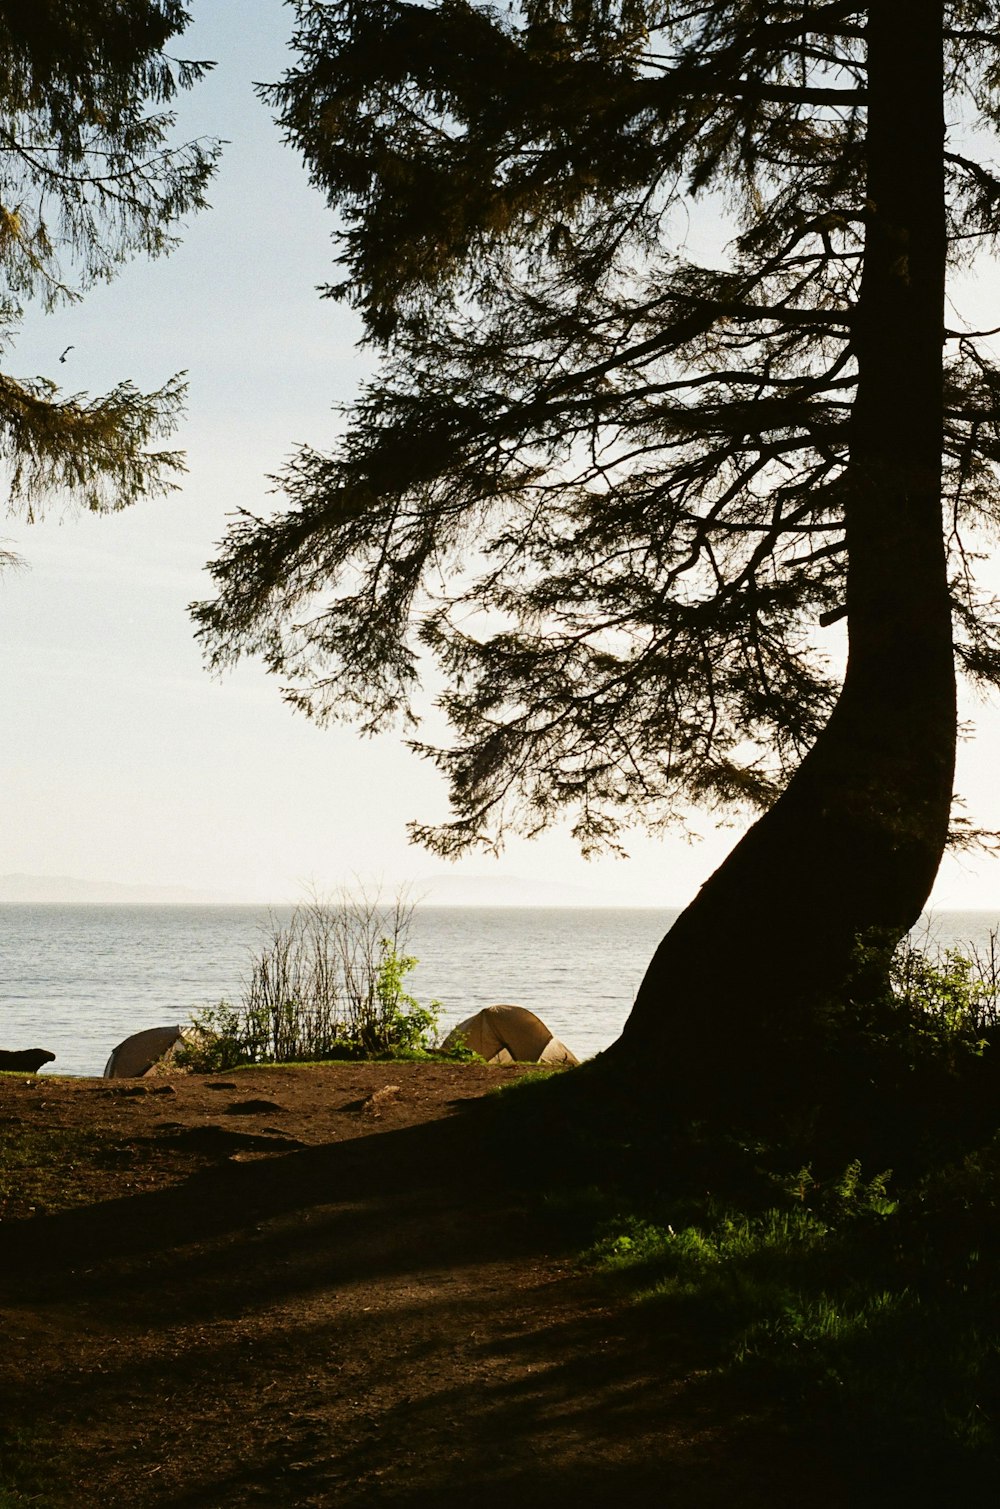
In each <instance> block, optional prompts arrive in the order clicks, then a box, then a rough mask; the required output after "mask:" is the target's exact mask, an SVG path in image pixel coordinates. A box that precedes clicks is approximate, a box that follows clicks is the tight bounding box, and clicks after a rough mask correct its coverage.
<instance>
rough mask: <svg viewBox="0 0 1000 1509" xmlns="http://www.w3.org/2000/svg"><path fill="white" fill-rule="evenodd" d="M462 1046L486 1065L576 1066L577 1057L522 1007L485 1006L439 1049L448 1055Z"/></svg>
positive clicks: (458, 1028)
mask: <svg viewBox="0 0 1000 1509" xmlns="http://www.w3.org/2000/svg"><path fill="white" fill-rule="evenodd" d="M463 1043H464V1044H465V1046H466V1047H467V1048H471V1049H472V1052H473V1053H478V1054H479V1057H480V1058H484V1059H485V1060H486V1062H487V1063H488V1064H514V1063H518V1064H552V1065H559V1064H562V1065H571V1064H577V1063H579V1059H578V1058H577V1057H576V1055H575V1054H574V1053H571V1052H570V1050H569V1049H568V1048H567V1047H566V1045H565V1044H564V1043H561V1042H559V1040H558V1038H554V1037H553V1036H552V1033H551V1032H550V1031H549V1029H548V1028H547V1027H546V1025H545V1023H544V1022H543V1021H541V1020H540V1019H539V1018H538V1017H537V1016H536V1015H535V1013H534V1012H533V1011H528V1010H527V1009H526V1007H524V1006H484V1007H483V1009H482V1011H477V1012H476V1014H475V1016H470V1017H468V1018H467V1019H466V1020H465V1021H464V1022H459V1024H458V1026H457V1027H453V1028H452V1030H451V1031H450V1032H449V1034H448V1036H447V1037H446V1038H445V1040H444V1043H443V1044H442V1047H443V1048H444V1050H445V1052H447V1051H448V1050H449V1049H451V1048H457V1047H459V1046H460V1045H461V1044H463Z"/></svg>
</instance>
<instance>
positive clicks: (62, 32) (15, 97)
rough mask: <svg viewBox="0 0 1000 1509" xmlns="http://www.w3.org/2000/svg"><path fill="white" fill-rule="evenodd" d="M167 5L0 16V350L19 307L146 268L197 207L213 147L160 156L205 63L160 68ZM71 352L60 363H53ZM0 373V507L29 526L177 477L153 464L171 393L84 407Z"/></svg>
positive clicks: (103, 1)
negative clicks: (127, 265)
mask: <svg viewBox="0 0 1000 1509" xmlns="http://www.w3.org/2000/svg"><path fill="white" fill-rule="evenodd" d="M188 20H189V17H188V14H187V12H186V11H185V10H184V9H183V7H182V6H181V5H179V4H177V3H175V0H135V3H132V4H129V5H121V4H119V3H117V0H5V3H0V283H2V292H0V343H2V345H3V347H4V348H5V349H8V348H9V347H10V346H11V345H13V343H14V341H15V339H16V334H17V327H18V325H19V323H20V320H21V317H22V315H23V313H24V308H25V305H26V304H27V303H28V302H29V301H35V302H37V303H39V304H40V305H41V306H42V307H43V308H44V309H46V310H50V309H53V308H55V307H56V306H58V305H59V304H61V303H67V302H69V303H72V302H74V301H76V300H77V299H79V298H80V297H82V294H83V292H84V291H85V290H86V289H87V288H89V287H92V286H93V285H94V284H95V283H100V282H106V281H108V280H109V279H110V278H112V277H113V276H114V274H115V271H116V269H117V268H118V267H119V266H120V265H121V264H122V263H123V262H124V261H126V260H128V259H129V258H131V257H132V256H135V255H139V254H145V255H147V256H158V255H160V254H161V253H163V252H165V251H168V250H169V249H170V247H171V246H172V245H173V244H174V237H173V227H174V226H175V225H176V222H177V221H178V220H179V219H180V218H181V217H183V216H184V215H186V214H188V213H190V212H191V211H193V210H196V209H199V208H201V207H202V206H203V204H204V202H205V200H204V190H205V186H206V183H207V181H208V179H209V177H210V175H211V173H212V171H213V167H214V162H215V158H216V156H217V153H218V146H217V144H216V143H214V142H189V143H187V144H182V145H178V146H174V145H173V144H172V143H171V134H172V128H173V125H174V116H173V114H172V113H171V112H170V110H169V109H168V108H166V106H167V105H168V104H169V102H170V101H171V99H173V97H174V96H175V95H176V93H177V91H178V90H179V89H184V88H187V87H189V86H190V85H191V84H193V83H194V82H195V81H196V80H197V79H198V78H199V77H201V75H202V74H203V73H204V72H205V71H206V69H207V68H208V67H210V65H209V64H207V63H199V62H183V61H176V60H174V59H172V58H169V57H168V56H167V55H166V53H164V51H163V48H164V47H165V46H166V45H167V44H168V43H169V41H170V40H171V38H172V37H174V36H176V35H177V34H178V33H179V32H181V31H183V30H184V28H185V26H186V25H187V23H188ZM72 349H73V347H72V346H70V347H67V349H66V350H65V351H64V352H63V354H62V358H61V359H62V360H65V358H66V356H67V353H68V352H69V351H71V350H72ZM3 367H4V369H3V370H0V458H2V460H3V462H4V464H5V466H6V471H7V489H8V491H7V507H8V510H9V511H12V512H14V511H16V512H20V513H22V514H24V515H25V516H26V517H27V518H29V519H32V518H34V517H36V516H37V514H38V512H39V510H40V508H41V507H42V506H43V505H44V503H45V502H46V500H48V499H51V498H52V497H53V496H58V497H61V498H63V499H66V500H68V501H71V502H74V503H76V504H77V505H79V506H81V507H83V508H89V509H93V510H105V509H115V508H121V507H124V506H125V505H126V504H129V503H131V502H133V501H134V500H135V499H136V498H137V497H138V496H140V495H141V494H144V493H149V492H156V491H162V490H164V489H166V488H168V487H169V486H170V485H171V482H170V478H171V476H172V474H174V473H175V472H176V471H177V470H179V469H180V468H181V458H180V456H179V455H178V454H177V453H176V452H172V451H168V450H156V449H152V448H151V446H152V444H153V442H154V441H155V440H156V438H157V437H158V436H160V435H162V434H165V433H169V431H170V430H171V429H172V428H173V425H174V422H175V420H176V416H177V412H178V409H179V406H180V403H181V400H182V397H183V392H184V384H183V382H182V381H181V379H180V378H179V377H173V378H171V379H170V380H169V381H168V382H166V383H165V384H164V386H163V387H161V388H160V389H158V390H157V391H155V392H152V393H142V392H140V391H138V389H137V388H136V387H135V386H134V385H133V384H132V383H131V382H127V381H125V382H122V383H119V384H118V385H117V386H116V387H115V388H114V389H113V390H112V391H111V392H109V393H106V394H103V395H99V396H97V397H92V396H89V395H86V394H73V395H65V394H63V393H62V392H60V390H59V388H58V386H57V384H56V383H55V382H54V381H52V380H51V379H47V378H43V377H36V378H29V379H25V378H16V377H14V376H12V375H11V374H10V373H9V372H8V371H7V370H5V369H6V362H4V364H3Z"/></svg>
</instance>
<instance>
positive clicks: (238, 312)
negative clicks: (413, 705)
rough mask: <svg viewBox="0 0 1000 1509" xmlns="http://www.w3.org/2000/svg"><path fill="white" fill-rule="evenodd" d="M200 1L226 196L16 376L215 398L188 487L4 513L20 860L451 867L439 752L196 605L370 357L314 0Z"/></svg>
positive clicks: (987, 291) (203, 94) (989, 764)
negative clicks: (420, 750) (348, 722)
mask: <svg viewBox="0 0 1000 1509" xmlns="http://www.w3.org/2000/svg"><path fill="white" fill-rule="evenodd" d="M191 9H192V11H193V14H194V16H195V25H194V26H193V28H192V29H191V30H190V31H189V32H188V34H187V36H186V37H185V38H184V39H183V45H181V44H175V46H174V49H173V50H174V51H175V52H179V53H180V52H183V53H184V54H186V55H188V56H192V57H207V58H214V59H216V60H217V63H218V66H217V68H216V70H215V72H214V73H213V74H212V75H211V76H210V77H209V79H208V80H207V81H205V82H204V83H202V84H201V85H199V86H197V87H196V88H195V89H194V90H193V91H192V92H191V93H190V94H189V95H187V96H186V97H185V98H184V99H183V100H182V101H181V104H180V116H181V125H182V128H183V130H184V133H185V135H187V136H193V135H197V134H211V135H218V136H222V137H225V138H227V139H228V140H229V141H230V145H229V146H228V147H227V149H226V152H225V156H224V159H223V164H222V167H221V170H220V173H219V176H218V178H217V180H216V182H215V184H214V186H213V189H212V191H211V192H210V198H211V199H212V202H213V209H212V210H210V211H208V212H206V213H204V214H203V215H202V216H200V217H199V218H198V219H197V220H195V221H194V222H193V223H192V224H191V225H190V226H189V227H188V229H187V231H186V233H185V236H184V244H183V245H182V247H181V248H180V249H179V250H178V251H177V252H175V253H174V254H173V256H171V257H170V258H167V259H165V260H161V261H159V262H156V263H138V262H137V263H135V264H134V265H133V266H131V267H129V268H127V269H126V270H125V271H124V272H123V274H122V275H121V277H120V278H119V279H118V280H117V281H116V282H115V283H114V284H112V285H111V286H109V287H106V288H100V289H97V290H95V291H93V292H91V293H90V294H88V295H87V297H86V299H85V301H84V302H83V303H82V304H80V305H78V306H76V307H74V308H72V309H69V310H64V311H61V312H59V313H58V314H56V315H54V316H50V317H48V318H42V317H40V316H37V315H34V316H32V317H30V318H29V320H28V322H27V324H26V327H25V330H24V333H23V336H22V338H21V339H20V340H19V342H18V343H17V346H16V347H15V350H14V352H13V354H12V355H11V356H10V357H9V358H8V365H9V367H10V370H11V371H13V372H14V373H15V374H19V375H22V376H31V375H33V374H35V373H40V374H44V375H46V376H50V377H56V378H58V379H60V380H61V381H62V382H63V383H64V384H65V385H66V387H67V389H68V390H69V391H90V392H92V393H96V392H101V391H105V390H106V389H108V388H110V387H111V386H112V385H113V384H114V383H115V382H116V381H118V380H120V379H123V378H126V377H131V378H132V379H134V380H135V382H136V383H137V384H139V386H141V387H154V386H156V385H158V384H160V383H162V382H163V381H164V380H165V379H166V378H167V377H169V376H170V375H171V374H172V373H174V372H176V371H178V370H180V369H186V370H187V371H188V373H189V377H190V392H189V397H188V407H187V415H186V419H185V421H184V423H183V426H182V429H181V432H180V435H179V437H178V444H180V445H181V446H182V447H183V448H184V449H185V451H186V452H187V463H188V475H187V478H186V480H185V483H184V486H183V490H182V491H181V492H180V493H177V494H174V495H173V496H171V497H169V498H167V499H166V500H159V501H155V502H147V503H140V504H138V505H136V506H135V507H134V508H132V509H131V510H128V511H126V512H124V513H122V514H118V515H114V516H111V517H103V518H99V517H87V518H83V519H79V518H72V517H60V514H59V509H58V506H54V507H53V509H52V510H51V512H50V514H49V516H48V517H47V518H46V519H45V520H44V521H42V522H41V523H38V524H36V525H34V526H31V527H28V526H26V525H24V524H23V523H21V522H20V521H18V520H5V521H0V543H2V544H4V545H6V546H7V548H13V549H14V550H15V551H16V552H17V553H18V554H20V555H21V556H22V557H23V558H24V559H25V561H26V568H25V569H23V570H20V571H14V572H7V573H5V574H4V575H3V577H2V579H0V636H2V642H3V646H4V654H3V657H2V662H0V707H2V710H3V711H2V729H3V736H2V741H0V781H2V787H0V789H2V791H3V794H4V796H3V800H4V822H3V831H2V836H0V874H7V873H15V872H24V873H27V874H31V875H51V876H57V875H69V876H74V877H78V878H81V879H85V880H103V881H118V882H123V883H126V884H134V885H157V886H174V885H176V886H186V887H190V888H193V889H194V890H197V891H199V892H204V893H211V894H213V895H215V896H218V897H219V898H224V899H232V900H248V901H274V900H281V899H286V898H289V897H291V898H294V897H295V896H297V895H299V894H300V893H301V891H302V889H303V887H305V886H307V885H314V886H317V887H319V888H320V889H329V890H333V889H336V888H337V887H339V886H340V885H341V884H343V883H345V882H348V881H349V880H350V879H351V877H352V876H360V877H362V878H365V879H368V880H381V881H383V882H385V883H386V884H387V885H389V886H394V885H396V884H399V883H402V882H405V881H411V880H415V879H418V878H420V877H424V876H428V875H431V874H434V873H436V872H440V871H441V870H442V868H443V866H442V862H441V861H439V860H437V859H435V857H434V856H432V855H428V854H427V853H426V852H424V851H422V850H419V849H415V848H413V847H412V846H411V845H410V844H409V843H408V842H407V838H406V832H405V824H406V822H407V820H408V819H410V818H420V819H421V820H434V819H437V818H441V817H443V816H444V815H445V809H446V802H445V792H444V788H443V786H442V784H441V782H440V781H439V778H438V777H437V776H436V774H435V773H434V771H433V770H432V769H431V768H430V767H429V766H428V765H427V764H426V763H424V762H422V761H420V760H418V759H417V758H416V757H415V756H412V755H410V754H409V753H408V752H407V751H406V750H405V749H404V748H403V746H402V744H401V742H400V740H399V738H398V737H396V736H393V735H384V736H381V737H379V738H378V739H374V740H371V739H361V738H360V737H358V736H357V735H356V734H355V733H354V732H352V731H351V730H350V728H346V727H337V728H333V729H329V728H328V729H317V728H316V727H314V726H313V725H311V724H310V723H308V722H307V721H306V720H305V719H304V718H303V717H302V716H301V715H298V714H293V713H292V712H290V711H289V710H288V708H287V707H286V706H285V704H284V703H283V702H282V700H281V698H280V695H279V691H278V685H277V683H276V682H275V681H274V680H273V679H271V678H268V677H267V676H266V675H265V674H264V672H263V671H262V670H261V669H260V668H259V667H257V666H253V665H247V666H244V667H243V668H242V669H240V670H239V671H237V672H235V673H231V674H229V675H227V676H226V677H225V678H223V679H222V680H221V681H216V680H213V679H211V678H210V677H209V676H208V674H207V673H206V672H205V670H204V668H203V666H202V663H201V659H200V655H199V651H198V648H197V646H196V644H195V642H194V639H193V634H192V627H191V623H190V620H189V619H188V616H187V612H186V608H187V604H188V603H189V602H190V601H191V600H192V599H196V598H201V597H205V596H208V595H210V594H211V586H210V583H209V581H208V579H207V577H206V576H205V575H204V574H203V567H204V564H205V562H206V561H207V560H208V559H209V558H210V556H211V555H212V553H213V545H214V543H215V542H216V541H218V540H219V539H220V538H221V537H222V535H223V533H224V530H225V527H226V516H227V514H229V513H231V512H232V511H234V510H235V509H236V508H238V507H247V508H250V509H251V510H252V511H255V512H267V511H269V510H270V507H271V501H270V500H269V499H268V496H267V492H268V483H267V477H268V475H269V474H270V473H273V472H275V471H276V470H277V469H278V468H279V467H280V466H281V464H282V462H283V460H284V458H285V457H286V456H288V455H289V453H290V452H291V450H292V449H293V447H294V446H295V445H296V444H297V443H299V442H301V441H308V442H310V443H312V444H314V445H316V446H317V447H319V448H320V449H323V448H326V447H328V446H329V445H330V444H331V442H332V440H333V438H334V436H335V434H336V424H337V419H336V417H335V416H334V415H333V414H332V413H331V407H332V406H333V405H334V404H335V403H341V402H344V401H347V400H349V399H350V397H351V396H352V394H353V393H354V391H355V389H356V386H357V383H358V381H359V378H360V376H361V375H362V374H363V372H364V370H365V364H364V360H363V359H362V358H361V357H359V355H358V354H357V352H356V351H355V349H354V343H355V341H356V339H357V336H358V329H357V327H356V325H355V323H354V321H353V319H352V317H351V315H350V314H349V312H348V311H346V310H344V309H343V308H342V307H340V306H337V305H334V304H332V303H330V302H329V301H321V300H320V299H319V298H318V297H317V295H316V292H315V288H316V285H317V284H320V283H323V282H325V281H328V280H329V279H330V278H331V276H332V247H331V239H330V237H331V231H332V218H331V215H330V212H329V211H328V210H327V208H326V207H325V205H324V204H323V203H322V201H321V199H320V197H319V195H318V194H316V193H315V192H314V191H313V190H311V189H310V188H309V187H308V185H307V184H306V181H305V175H304V172H303V170H302V168H301V166H300V164H299V162H298V160H297V158H296V157H295V156H294V155H293V154H292V153H291V152H290V151H288V150H287V149H286V148H284V147H282V145H281V143H280V141H279V139H278V133H277V131H276V129H275V127H274V126H273V124H272V123H271V120H270V117H269V113H268V111H267V110H266V109H265V108H264V107H263V106H262V105H261V104H260V103H259V102H258V101H257V99H256V98H255V96H254V94H253V92H252V89H251V81H252V80H254V79H265V80H272V79H274V78H276V77H277V76H278V75H279V74H280V73H281V72H282V70H283V68H284V67H285V65H286V62H287V60H288V54H287V53H286V51H285V46H286V39H287V36H288V33H289V31H290V26H291V16H290V13H289V12H287V11H286V10H285V9H284V8H283V7H282V6H281V5H280V4H279V3H277V0H240V3H239V4H237V3H236V0H229V3H222V4H220V3H218V0H215V3H209V0H193V3H192V5H191ZM998 295H1000V277H998V276H997V274H996V271H995V269H991V270H990V272H989V275H988V277H987V278H985V279H982V278H981V279H980V282H979V286H978V288H977V289H976V296H977V298H976V302H977V303H978V304H980V305H981V306H982V307H983V308H984V309H987V310H988V308H989V306H991V305H992V306H993V307H994V310H995V305H996V302H997V297H998ZM990 323H992V324H995V323H996V320H995V318H994V319H992V320H991V321H990ZM70 344H72V345H73V347H74V350H73V351H72V352H71V353H70V354H69V357H68V359H67V362H66V364H65V365H64V366H60V365H59V364H58V356H59V353H60V352H61V351H62V350H63V349H64V347H66V346H68V345H70ZM966 712H967V715H970V716H975V717H976V719H977V721H978V724H979V736H978V739H977V741H976V742H975V743H974V744H967V745H965V746H963V749H962V751H961V753H960V770H959V779H958V788H959V790H960V791H961V793H962V794H963V796H964V797H965V799H966V803H967V806H968V809H969V813H970V815H971V816H973V817H974V818H975V820H976V821H977V822H979V823H981V824H982V825H984V826H988V827H997V828H1000V789H998V788H1000V782H998V781H997V779H996V777H995V774H994V773H995V771H996V769H997V756H998V752H1000V717H998V715H997V712H996V710H995V709H985V710H984V709H973V708H972V707H971V705H970V706H969V708H967V709H966ZM701 827H702V830H703V832H704V835H705V837H704V839H703V841H702V842H699V843H696V844H690V843H687V842H685V841H684V840H683V839H681V838H667V839H663V838H657V839H650V838H647V837H644V836H642V835H641V834H636V835H635V836H634V839H633V840H631V841H628V840H627V846H628V847H629V848H630V853H631V857H630V858H629V859H628V860H627V861H622V860H612V859H607V860H599V861H591V862H587V861H584V860H583V859H582V858H581V857H580V856H579V854H578V852H577V851H576V848H575V846H574V845H573V843H572V841H571V840H570V839H569V838H568V837H567V836H566V835H565V834H560V833H556V834H553V835H550V836H547V837H544V838H542V839H539V840H536V841H534V842H532V843H527V842H525V841H515V842H513V843H512V844H511V845H510V846H509V848H508V850H507V852H506V853H505V855H504V856H503V858H502V859H500V860H498V861H491V860H488V859H486V858H484V857H482V856H472V857H470V858H469V859H467V860H463V861H461V862H460V864H459V866H458V867H457V872H458V873H463V872H467V873H469V874H471V875H486V874H495V875H498V876H503V875H507V876H528V877H531V878H532V879H535V880H548V881H557V882H561V883H565V884H566V885H572V886H582V887H585V888H587V889H588V890H589V891H591V892H593V893H600V894H602V895H603V897H604V898H605V899H606V900H609V901H611V900H614V899H615V898H616V897H618V898H620V899H621V901H622V902H623V903H625V904H631V903H636V902H638V903H641V904H647V905H663V906H673V905H682V904H683V903H684V902H685V901H686V900H687V899H689V898H690V896H691V895H692V894H693V893H694V891H695V890H696V889H697V887H698V886H699V885H700V884H701V882H702V881H703V880H704V879H705V878H707V876H708V875H709V874H710V872H711V871H712V870H713V869H714V868H715V867H716V865H717V864H718V863H719V862H720V861H721V860H722V858H723V857H724V855H725V853H726V852H727V850H728V849H729V847H731V845H732V843H733V842H734V841H735V838H736V836H737V831H734V830H732V829H726V830H722V831H713V828H712V825H711V822H710V821H707V820H705V821H703V822H702V824H701ZM449 868H450V869H451V870H452V871H455V869H456V867H449ZM933 901H934V904H935V905H937V906H939V907H960V908H973V907H1000V861H997V860H990V859H987V858H984V857H981V858H973V859H970V858H967V857H966V858H949V859H946V861H945V864H944V866H943V868H942V872H941V876H940V878H939V881H938V886H937V888H936V890H935V893H934V897H933Z"/></svg>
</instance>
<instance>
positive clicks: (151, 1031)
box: [104, 1027, 185, 1079]
mask: <svg viewBox="0 0 1000 1509" xmlns="http://www.w3.org/2000/svg"><path fill="white" fill-rule="evenodd" d="M184 1035H185V1028H183V1027H147V1028H146V1030H145V1032H135V1033H133V1034H132V1036H131V1037H127V1038H126V1039H125V1041H124V1042H123V1043H119V1044H118V1047H117V1048H114V1049H112V1052H111V1057H110V1058H109V1059H108V1061H107V1063H106V1064H105V1066H104V1078H105V1079H138V1078H139V1077H140V1076H141V1075H143V1074H145V1073H146V1070H147V1069H151V1068H152V1067H153V1065H154V1064H155V1063H156V1062H157V1061H158V1060H159V1059H161V1058H162V1057H163V1055H164V1054H165V1053H168V1052H169V1051H170V1049H171V1048H172V1047H173V1046H174V1044H175V1043H176V1042H178V1041H179V1040H180V1039H181V1038H182V1037H184Z"/></svg>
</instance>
